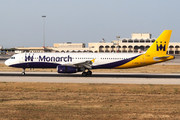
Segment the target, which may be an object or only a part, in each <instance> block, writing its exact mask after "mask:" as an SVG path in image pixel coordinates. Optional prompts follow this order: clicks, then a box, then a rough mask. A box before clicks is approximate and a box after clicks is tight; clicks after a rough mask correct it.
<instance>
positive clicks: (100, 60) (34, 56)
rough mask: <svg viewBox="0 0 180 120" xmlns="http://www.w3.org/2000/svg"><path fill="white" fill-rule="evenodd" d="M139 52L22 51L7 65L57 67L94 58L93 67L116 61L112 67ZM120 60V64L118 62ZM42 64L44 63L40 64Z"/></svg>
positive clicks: (106, 66) (128, 59)
mask: <svg viewBox="0 0 180 120" xmlns="http://www.w3.org/2000/svg"><path fill="white" fill-rule="evenodd" d="M139 55H141V54H137V53H21V54H15V55H13V56H12V57H11V58H10V59H8V60H7V61H6V62H5V64H6V65H7V66H12V67H19V68H56V66H57V65H67V64H72V65H74V64H78V63H83V62H85V61H91V60H93V59H94V62H93V64H92V68H96V69H97V68H98V66H101V67H100V68H110V66H109V65H108V64H112V63H116V65H114V66H112V68H114V67H116V66H119V65H120V64H122V63H121V62H123V63H125V62H126V61H127V62H128V61H131V60H132V59H133V58H134V57H137V56H139ZM117 62H119V63H120V64H118V63H117ZM40 64H42V65H40ZM46 65H47V66H46Z"/></svg>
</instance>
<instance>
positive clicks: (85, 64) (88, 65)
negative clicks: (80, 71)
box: [62, 59, 95, 69]
mask: <svg viewBox="0 0 180 120" xmlns="http://www.w3.org/2000/svg"><path fill="white" fill-rule="evenodd" d="M94 61H95V59H93V60H86V61H84V62H79V63H74V64H72V63H66V64H62V65H63V66H72V67H79V68H87V69H91V66H92V64H93V63H94Z"/></svg>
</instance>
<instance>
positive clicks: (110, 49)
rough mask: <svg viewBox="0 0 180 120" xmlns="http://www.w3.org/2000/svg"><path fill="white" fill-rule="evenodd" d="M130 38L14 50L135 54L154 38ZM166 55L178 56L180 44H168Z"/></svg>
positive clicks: (148, 34) (150, 43) (137, 36)
mask: <svg viewBox="0 0 180 120" xmlns="http://www.w3.org/2000/svg"><path fill="white" fill-rule="evenodd" d="M131 36H132V37H131V38H121V39H119V38H118V40H113V41H111V42H105V41H104V40H102V41H101V42H97V43H88V47H85V44H84V43H71V42H67V43H54V45H53V47H46V48H43V47H38V48H25V47H23V48H22V47H20V48H16V51H18V52H61V53H67V52H71V53H85V52H91V53H114V52H118V53H137V52H143V51H146V50H147V49H148V48H149V47H150V46H151V45H152V43H153V42H154V41H155V40H156V38H152V37H151V36H152V35H151V34H150V33H132V35H131ZM167 54H180V43H178V42H170V43H169V47H168V51H167Z"/></svg>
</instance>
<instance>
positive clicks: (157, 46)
mask: <svg viewBox="0 0 180 120" xmlns="http://www.w3.org/2000/svg"><path fill="white" fill-rule="evenodd" d="M156 48H157V49H156V51H162V50H163V51H166V42H164V44H162V41H161V42H160V45H158V41H157V42H156Z"/></svg>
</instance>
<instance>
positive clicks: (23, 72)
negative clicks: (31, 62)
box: [21, 68, 26, 76]
mask: <svg viewBox="0 0 180 120" xmlns="http://www.w3.org/2000/svg"><path fill="white" fill-rule="evenodd" d="M25 74H26V73H25V68H23V71H22V73H21V75H22V76H24V75H25Z"/></svg>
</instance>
